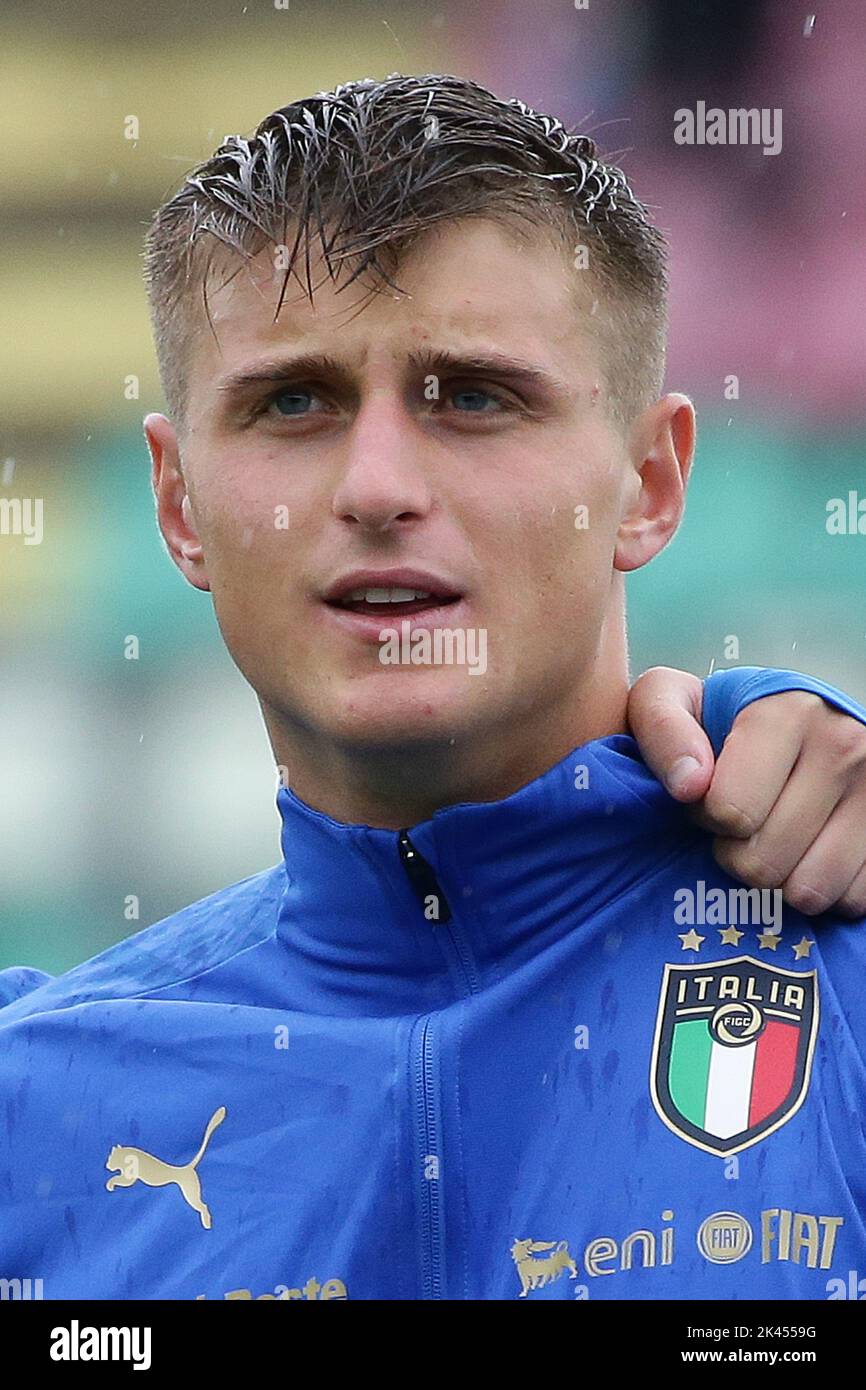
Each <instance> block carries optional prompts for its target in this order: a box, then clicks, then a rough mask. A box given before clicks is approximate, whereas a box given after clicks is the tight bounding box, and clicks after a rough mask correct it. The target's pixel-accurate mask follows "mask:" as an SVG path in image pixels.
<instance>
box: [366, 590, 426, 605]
mask: <svg viewBox="0 0 866 1390" xmlns="http://www.w3.org/2000/svg"><path fill="white" fill-rule="evenodd" d="M347 597H348V600H349V602H350V603H360V602H361V601H362V600H366V602H367V603H411V601H412V599H414V598H432V597H433V595H432V594H429V593H428V592H427V590H426V589H353V590H352V592H351V593H350V594H349V595H347Z"/></svg>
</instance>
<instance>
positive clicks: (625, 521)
mask: <svg viewBox="0 0 866 1390" xmlns="http://www.w3.org/2000/svg"><path fill="white" fill-rule="evenodd" d="M694 452H695V409H694V406H693V405H692V403H691V401H690V400H689V398H688V396H683V395H681V394H680V393H679V392H670V393H669V394H668V395H666V396H662V398H661V400H658V401H656V403H655V405H652V406H649V407H648V408H647V409H646V410H644V411H643V412H642V413H641V414H640V415H639V416H638V418H637V420H636V421H635V423H634V426H633V428H632V431H631V437H630V440H629V449H628V453H629V458H630V460H631V465H632V468H633V470H634V486H633V487H632V488H631V489H630V500H629V501H628V503H627V507H626V511H625V512H624V514H623V517H622V520H621V522H620V526H619V531H618V534H617V545H616V551H615V553H614V568H615V569H618V570H622V571H628V570H636V569H640V567H641V566H642V565H645V564H647V562H648V561H649V560H651V559H652V558H653V556H654V555H657V554H658V553H659V551H660V550H663V549H664V547H665V546H666V545H667V543H668V541H669V540H670V539H671V537H672V536H673V534H674V532H675V531H676V529H677V527H678V526H679V524H680V520H681V518H682V515H683V508H684V506H685V496H686V486H687V484H688V480H689V470H690V469H691V466H692V459H693V457H694Z"/></svg>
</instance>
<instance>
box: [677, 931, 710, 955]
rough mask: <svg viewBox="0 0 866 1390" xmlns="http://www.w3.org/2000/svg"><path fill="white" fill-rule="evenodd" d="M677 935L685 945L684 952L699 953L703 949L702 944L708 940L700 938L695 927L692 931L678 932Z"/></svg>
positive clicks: (703, 937)
mask: <svg viewBox="0 0 866 1390" xmlns="http://www.w3.org/2000/svg"><path fill="white" fill-rule="evenodd" d="M677 935H678V936H679V938H680V941H681V942H682V943H683V950H684V951H699V950H700V949H701V943H702V942H704V941H706V939H707V938H706V937H705V936H698V934H697V932H696V931H695V929H694V927H692V929H691V931H687V932H678V933H677Z"/></svg>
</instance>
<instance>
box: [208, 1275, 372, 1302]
mask: <svg viewBox="0 0 866 1390" xmlns="http://www.w3.org/2000/svg"><path fill="white" fill-rule="evenodd" d="M222 1297H223V1298H255V1299H257V1300H258V1301H259V1302H261V1300H262V1299H275V1300H276V1301H278V1302H285V1301H287V1300H289V1299H295V1298H300V1299H302V1300H303V1301H305V1302H307V1303H311V1302H321V1303H325V1302H328V1301H333V1300H334V1299H335V1298H348V1297H349V1294H348V1290H347V1289H346V1285H345V1284H344V1283H343V1281H342V1279H326V1280H325V1282H324V1283H321V1284H320V1283H319V1281H318V1279H315V1278H310V1279H308V1280H307V1282H306V1284H304V1286H303V1288H296V1289H290V1288H289V1287H288V1285H287V1284H277V1286H276V1288H275V1289H274V1291H273V1293H257V1294H254V1293H253V1291H252V1289H229V1291H228V1293H224V1294H223V1295H222ZM204 1298H207V1294H206V1293H200V1294H197V1295H196V1299H195V1301H196V1303H200V1302H201V1300H202V1299H204Z"/></svg>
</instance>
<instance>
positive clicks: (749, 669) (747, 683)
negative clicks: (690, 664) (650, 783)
mask: <svg viewBox="0 0 866 1390" xmlns="http://www.w3.org/2000/svg"><path fill="white" fill-rule="evenodd" d="M784 690H808V691H810V692H811V693H812V694H813V695H820V696H821V698H822V700H826V701H827V704H828V705H833V706H835V708H836V709H838V710H841V711H842V712H843V713H844V714H849V715H850V716H851V718H852V719H859V721H860V723H861V724H866V709H864V707H863V706H862V705H858V703H857V701H856V700H852V699H851V698H850V696H848V695H845V694H843V692H842V691H841V690H837V689H836V687H835V686H834V685H828V683H827V682H826V681H822V680H819V679H818V677H817V676H806V675H804V674H803V673H802V672H800V671H777V670H776V669H775V668H774V667H771V666H735V667H734V668H733V669H732V670H730V671H714V672H713V674H712V675H711V676H708V677H707V679H706V680H705V681H704V705H703V725H704V729H705V730H706V732H707V735H708V737H709V740H710V743H711V744H712V745H713V751H714V752H715V754H716V756H717V757H718V755H719V753H720V752H721V751H722V744H723V743H724V741H725V739H726V738H727V736H728V734H729V733H730V732H731V726H732V724H733V722H734V720H735V719H736V717H737V715H738V714H739V713H740V712H741V710H744V709H745V708H746V706H747V705H750V704H751V703H752V701H753V700H761V699H763V698H764V696H765V695H780V694H781V693H782V691H784Z"/></svg>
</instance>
